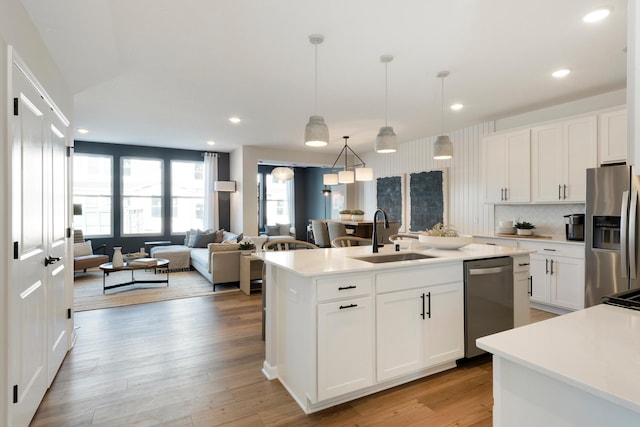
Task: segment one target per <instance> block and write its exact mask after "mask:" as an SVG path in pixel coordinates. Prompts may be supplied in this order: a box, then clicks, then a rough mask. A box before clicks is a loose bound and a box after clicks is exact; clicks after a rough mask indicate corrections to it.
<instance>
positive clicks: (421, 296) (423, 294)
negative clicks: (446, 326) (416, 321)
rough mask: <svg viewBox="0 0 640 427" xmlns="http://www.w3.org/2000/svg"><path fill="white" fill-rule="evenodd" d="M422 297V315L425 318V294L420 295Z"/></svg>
mask: <svg viewBox="0 0 640 427" xmlns="http://www.w3.org/2000/svg"><path fill="white" fill-rule="evenodd" d="M420 298H422V313H420V316H421V317H422V318H423V319H424V294H422V295H420Z"/></svg>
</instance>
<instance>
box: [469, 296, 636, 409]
mask: <svg viewBox="0 0 640 427" xmlns="http://www.w3.org/2000/svg"><path fill="white" fill-rule="evenodd" d="M477 345H478V347H480V348H482V349H484V350H486V351H488V352H490V353H493V354H494V355H496V356H500V357H503V358H505V359H507V360H510V361H512V362H514V363H518V364H520V365H522V366H525V367H527V368H529V369H532V370H534V371H536V372H539V373H542V374H544V375H546V376H549V377H551V378H554V379H556V380H559V381H562V382H564V383H567V384H570V385H572V386H574V387H576V388H578V389H581V390H583V391H586V392H589V393H592V394H594V395H596V396H599V397H601V398H603V399H606V400H609V401H611V402H613V403H615V404H618V405H621V406H624V407H626V408H628V409H631V410H632V411H636V412H639V413H640V311H635V310H630V309H625V308H620V307H614V306H610V305H604V304H601V305H597V306H594V307H590V308H588V309H586V310H580V311H576V312H573V313H570V314H565V315H563V316H558V317H556V318H553V319H549V320H545V321H542V322H538V323H533V324H530V325H527V326H522V327H520V328H516V329H511V330H509V331H505V332H501V333H498V334H494V335H490V336H487V337H483V338H479V339H478V340H477Z"/></svg>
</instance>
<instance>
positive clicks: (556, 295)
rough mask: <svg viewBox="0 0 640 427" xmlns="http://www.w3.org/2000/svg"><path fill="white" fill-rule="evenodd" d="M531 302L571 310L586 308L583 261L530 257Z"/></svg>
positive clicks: (541, 256)
mask: <svg viewBox="0 0 640 427" xmlns="http://www.w3.org/2000/svg"><path fill="white" fill-rule="evenodd" d="M531 301H532V302H538V303H542V304H548V305H553V306H557V307H561V308H565V309H569V310H580V309H583V308H584V259H580V258H572V257H563V256H558V255H550V254H548V253H536V254H531Z"/></svg>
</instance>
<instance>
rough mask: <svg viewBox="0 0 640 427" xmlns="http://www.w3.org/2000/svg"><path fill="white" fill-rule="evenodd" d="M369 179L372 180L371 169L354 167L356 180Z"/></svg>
mask: <svg viewBox="0 0 640 427" xmlns="http://www.w3.org/2000/svg"><path fill="white" fill-rule="evenodd" d="M371 180H373V169H371V168H356V181H371Z"/></svg>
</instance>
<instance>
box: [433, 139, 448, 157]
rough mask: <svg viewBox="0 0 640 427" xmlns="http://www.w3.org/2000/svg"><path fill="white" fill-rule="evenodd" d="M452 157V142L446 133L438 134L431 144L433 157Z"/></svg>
mask: <svg viewBox="0 0 640 427" xmlns="http://www.w3.org/2000/svg"><path fill="white" fill-rule="evenodd" d="M452 157H453V142H451V139H449V137H448V136H447V135H440V136H439V137H438V139H437V140H436V143H435V144H434V145H433V158H434V159H435V160H446V159H450V158H452Z"/></svg>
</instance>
